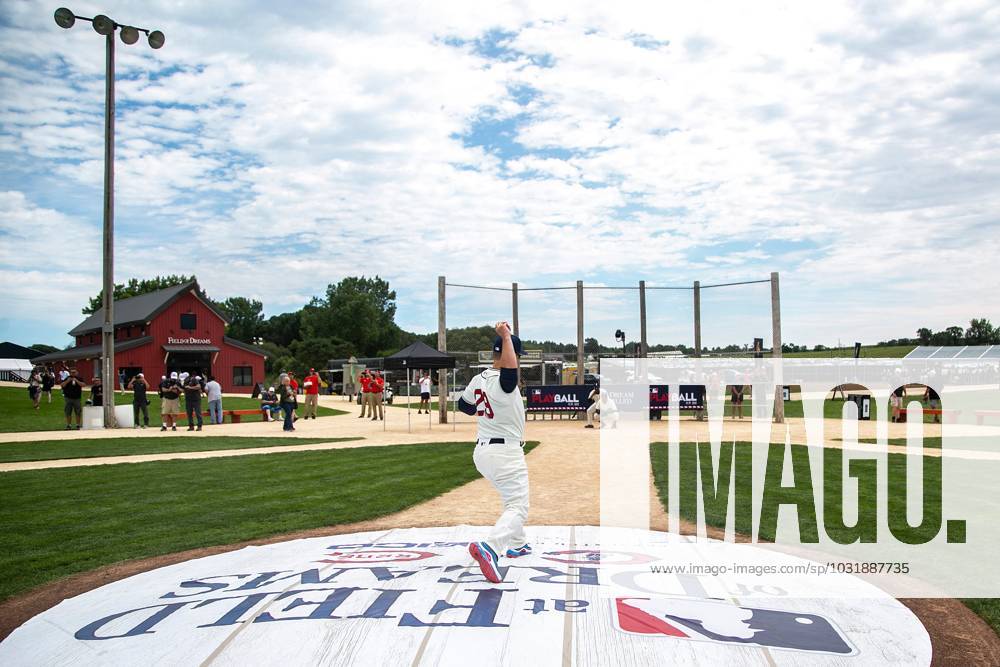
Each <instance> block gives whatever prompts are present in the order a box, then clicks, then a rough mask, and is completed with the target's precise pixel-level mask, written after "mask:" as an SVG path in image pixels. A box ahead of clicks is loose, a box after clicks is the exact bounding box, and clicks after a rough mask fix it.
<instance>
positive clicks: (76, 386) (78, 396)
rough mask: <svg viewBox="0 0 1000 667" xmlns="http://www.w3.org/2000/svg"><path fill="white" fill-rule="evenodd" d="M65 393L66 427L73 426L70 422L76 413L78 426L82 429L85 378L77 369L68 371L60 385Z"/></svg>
mask: <svg viewBox="0 0 1000 667" xmlns="http://www.w3.org/2000/svg"><path fill="white" fill-rule="evenodd" d="M59 386H60V387H61V388H62V395H63V403H64V405H63V413H64V414H65V415H66V428H67V429H70V428H73V427H72V425H71V424H70V422H71V421H72V416H73V415H74V414H76V428H77V430H79V429H80V426H81V425H82V424H83V405H82V403H81V401H82V399H83V380H81V379H80V376H79V375H78V374H77V371H76V369H75V368H74V369H72V370H70V371H68V373H67V375H66V379H65V380H63V382H62V384H60V385H59Z"/></svg>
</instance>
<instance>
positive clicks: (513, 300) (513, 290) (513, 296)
mask: <svg viewBox="0 0 1000 667" xmlns="http://www.w3.org/2000/svg"><path fill="white" fill-rule="evenodd" d="M510 307H511V316H512V319H511V322H510V323H511V326H512V327H513V331H512V332H511V333H513V334H514V335H515V336H518V337H520V335H521V328H520V327H519V326H518V324H517V283H511V284H510ZM517 386H518V387H520V386H521V364H518V365H517Z"/></svg>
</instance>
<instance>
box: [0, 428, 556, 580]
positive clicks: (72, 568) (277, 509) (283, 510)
mask: <svg viewBox="0 0 1000 667" xmlns="http://www.w3.org/2000/svg"><path fill="white" fill-rule="evenodd" d="M535 444H537V443H531V444H529V445H527V446H526V447H525V449H526V450H528V449H530V448H532V447H534V445H535ZM472 449H473V445H472V444H471V443H464V442H463V443H454V442H446V443H436V444H427V445H393V446H386V447H360V448H355V449H341V450H332V451H322V452H288V453H285V454H275V455H260V456H240V457H228V458H216V459H203V460H198V461H157V462H152V463H136V464H121V465H114V466H87V467H79V468H61V469H53V470H30V471H24V472H8V473H3V474H2V476H0V480H2V483H0V507H2V508H3V511H2V512H0V573H3V574H2V576H0V599H6V598H9V597H10V596H12V595H15V594H17V593H21V592H24V591H26V590H28V589H30V588H33V587H35V586H38V585H41V584H44V583H46V582H50V581H53V580H55V579H59V578H61V577H65V576H67V575H70V574H74V573H78V572H84V571H86V570H91V569H94V568H96V567H100V566H102V565H108V564H110V563H116V562H121V561H125V560H131V559H135V558H146V557H150V556H156V555H160V554H167V553H173V552H176V551H182V550H185V549H194V548H197V547H205V546H212V545H219V544H231V543H233V542H240V541H244V540H251V539H255V538H262V537H267V536H271V535H279V534H283V533H288V532H291V531H296V530H304V529H308V528H317V527H321V526H331V525H336V524H344V523H351V522H354V521H363V520H366V519H373V518H375V517H379V516H383V515H386V514H391V513H393V512H398V511H400V510H403V509H405V508H407V507H410V506H412V505H415V504H417V503H420V502H423V501H426V500H429V499H431V498H434V497H435V496H438V495H440V494H442V493H445V492H446V491H449V490H451V489H453V488H455V487H457V486H460V485H462V484H465V483H466V482H470V481H472V480H474V479H476V478H477V477H478V476H479V474H478V473H477V472H476V468H475V465H474V464H473V462H472Z"/></svg>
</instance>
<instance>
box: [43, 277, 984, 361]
mask: <svg viewBox="0 0 1000 667" xmlns="http://www.w3.org/2000/svg"><path fill="white" fill-rule="evenodd" d="M195 279H196V278H195V276H193V275H191V276H185V275H168V276H156V277H154V278H151V279H142V280H140V279H136V278H133V279H131V280H129V281H128V282H126V283H122V284H116V285H115V299H116V300H117V299H125V298H129V297H133V296H139V295H141V294H146V293H149V292H154V291H156V290H160V289H165V288H167V287H173V286H176V285H181V284H183V283H186V282H188V281H191V280H195ZM201 296H202V298H204V299H206V300H207V301H211V302H212V303H214V304H215V305H216V306H217V307H218V308H219V309H220V310H222V311H223V312H225V313H226V315H227V316H228V317H229V320H230V323H229V326H228V327H227V329H226V335H228V336H230V337H231V338H235V339H237V340H240V341H243V342H246V343H253V344H256V345H259V346H260V347H262V348H263V349H264V351H265V352H266V353H267V355H268V358H267V362H266V367H265V368H266V371H267V372H268V373H272V372H275V371H278V370H281V369H286V368H287V369H304V368H325V367H326V365H327V362H328V361H329V360H330V359H347V358H349V357H352V356H354V357H382V356H387V355H390V354H393V353H394V352H396V351H398V350H399V349H400V348H402V347H405V346H406V345H409V344H410V343H413V342H414V341H418V340H420V341H423V342H424V343H426V344H427V345H430V346H431V347H437V333H436V332H432V333H427V334H418V333H413V332H410V331H404V330H403V329H401V328H400V327H399V326H398V325H397V324H396V322H395V317H396V292H395V290H393V289H391V288H390V286H389V283H388V281H386V280H385V279H383V278H380V277H379V276H377V275H376V276H374V277H371V278H369V277H366V276H360V277H358V276H350V277H346V278H344V279H342V280H340V281H339V282H337V283H335V284H330V285H328V286H327V288H326V291H325V293H324V294H323V295H322V296H317V297H313V298H312V299H310V301H309V303H307V304H306V305H305V306H303V307H302V308H301V309H299V310H296V311H291V312H287V313H281V314H279V315H272V316H271V317H268V318H265V317H264V304H263V303H261V302H260V301H259V300H257V299H248V298H246V297H241V296H236V297H229V298H227V299H225V300H222V301H215V300H212V299H211V298H210V297H209V296H208V295H207V294H205V293H204V292H202V294H201ZM102 304H103V300H102V294H100V293H99V294H97V295H96V296H94V297H92V298H91V299H90V300H89V301H88V303H87V305H86V307H84V308H83V313H84V314H85V315H89V314H92V313H94V312H96V311H97V310H99V309H100V308H101V306H102ZM916 333H917V336H916V338H898V339H892V340H887V341H882V342H879V343H878V344H877V346H897V345H991V344H993V345H996V344H1000V327H995V326H994V325H993V324H992V323H991V322H990V321H989V320H988V319H985V318H980V319H973V320H971V321H970V323H969V326H968V327H960V326H950V327H947V328H946V329H943V330H941V331H932V330H931V329H929V328H926V327H922V328H920V329H918V330H917V332H916ZM495 335H496V334H495V332H494V331H493V327H492V326H489V325H483V326H469V327H460V328H454V329H448V349H449V350H452V351H460V352H476V351H479V350H488V349H490V346H491V345H492V344H493V338H494V336H495ZM523 343H524V347H525V349H535V350H542V351H543V352H553V353H564V354H569V353H575V352H576V343H560V342H556V341H551V340H530V339H526V340H524V341H523ZM637 345H638V343H637V342H627V343H626V344H625V348H624V352H625V354H626V355H631V354H634V353H635V352H636V348H637ZM32 347H34V348H36V349H40V350H41V349H43V348H44V349H45V351H54V350H55V348H52V347H51V346H48V345H40V344H39V345H33V346H32ZM749 349H750V344H749V342H748V343H744V344H732V345H726V346H717V347H712V348H709V347H704V348H703V349H702V352H703V353H741V352H748V351H749ZM782 349H783V350H784V351H785V352H797V351H806V350H808V349H809V348H807V347H806V346H800V345H795V344H793V343H785V344H784V345H782ZM812 349H813V350H824V349H827V348H826V347H825V346H823V345H816V346H815V347H814V348H812ZM622 351H623V348H622V347H621V346H620V345H616V346H607V345H601V344H600V343H599V342H598V340H597V339H596V338H592V337H590V338H586V339H584V352H585V353H587V354H615V353H620V352H622ZM649 351H650V352H667V351H676V352H680V353H682V354H691V353H693V352H694V348H692V347H688V346H686V345H664V344H657V345H650V346H649Z"/></svg>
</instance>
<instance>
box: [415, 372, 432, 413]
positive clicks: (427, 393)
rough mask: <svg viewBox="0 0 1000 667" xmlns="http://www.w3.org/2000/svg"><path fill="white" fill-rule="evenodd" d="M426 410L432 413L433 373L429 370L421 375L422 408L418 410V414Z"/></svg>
mask: <svg viewBox="0 0 1000 667" xmlns="http://www.w3.org/2000/svg"><path fill="white" fill-rule="evenodd" d="M424 410H426V411H427V414H430V413H431V374H430V373H428V372H427V371H424V374H423V375H421V376H420V409H418V410H417V414H418V415H419V414H421V413H422V412H423V411H424Z"/></svg>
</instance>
